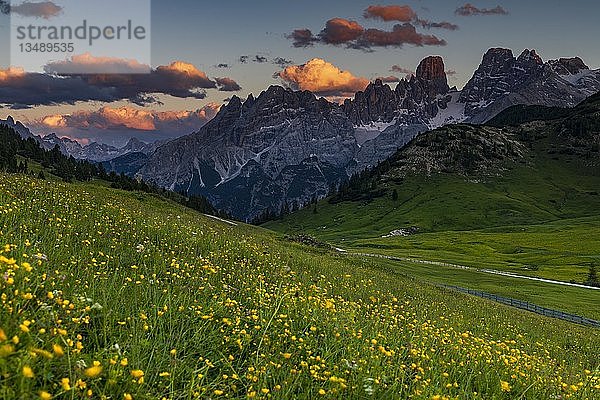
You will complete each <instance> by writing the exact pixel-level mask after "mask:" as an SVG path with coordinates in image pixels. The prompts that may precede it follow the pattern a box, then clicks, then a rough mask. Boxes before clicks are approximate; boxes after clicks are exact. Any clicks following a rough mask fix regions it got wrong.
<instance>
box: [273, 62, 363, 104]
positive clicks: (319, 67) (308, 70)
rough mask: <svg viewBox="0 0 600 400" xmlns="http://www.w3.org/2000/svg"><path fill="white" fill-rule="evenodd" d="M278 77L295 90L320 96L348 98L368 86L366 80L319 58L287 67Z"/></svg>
mask: <svg viewBox="0 0 600 400" xmlns="http://www.w3.org/2000/svg"><path fill="white" fill-rule="evenodd" d="M279 77H280V78H281V79H282V80H283V81H284V82H285V83H286V84H287V85H288V86H290V87H291V88H293V89H295V90H310V91H311V92H313V93H315V94H317V95H320V96H342V97H350V96H353V95H354V94H355V93H356V92H358V91H359V90H364V89H365V88H366V87H367V85H368V84H369V80H368V79H365V78H360V77H355V76H354V75H352V74H351V73H350V72H348V71H342V70H340V69H339V68H338V67H336V66H335V65H333V64H331V63H329V62H327V61H325V60H322V59H320V58H314V59H312V60H310V61H309V62H307V63H306V64H303V65H292V66H289V67H287V68H285V69H284V70H283V71H281V72H280V73H279Z"/></svg>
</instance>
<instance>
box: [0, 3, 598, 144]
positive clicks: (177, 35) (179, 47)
mask: <svg viewBox="0 0 600 400" xmlns="http://www.w3.org/2000/svg"><path fill="white" fill-rule="evenodd" d="M19 1H20V0H19ZM19 1H17V3H18V2H19ZM31 1H37V0H31ZM55 2H56V3H57V4H60V0H55ZM465 3H466V2H465V1H454V0H420V1H419V0H412V1H402V2H396V1H375V2H374V1H362V0H358V1H348V0H302V1H298V2H283V1H274V0H266V1H260V2H258V1H257V2H251V1H241V0H221V1H216V2H212V1H211V2H208V1H198V0H170V1H159V0H154V1H152V64H153V66H154V67H157V66H159V65H169V64H171V63H172V62H173V61H176V60H179V61H185V62H187V63H190V64H193V65H194V66H195V67H196V68H197V69H198V70H200V71H202V72H204V73H206V75H207V76H208V77H209V78H210V79H213V80H214V79H215V78H217V77H228V78H231V79H233V80H235V82H237V83H238V84H239V85H240V86H241V87H242V90H239V91H237V92H235V93H233V92H226V91H219V90H212V89H210V90H207V91H206V93H207V95H206V97H205V98H202V99H200V98H185V97H181V96H180V97H174V96H170V95H165V94H163V95H160V96H159V98H160V100H161V102H162V103H155V104H147V105H143V108H145V109H148V110H159V111H175V110H197V109H201V108H202V107H204V106H205V105H207V104H209V103H217V104H221V103H222V102H223V101H224V100H226V99H227V98H228V97H230V96H231V95H232V94H236V95H238V96H240V97H246V96H247V94H248V93H250V92H252V93H254V94H255V95H256V94H258V93H260V91H262V90H264V89H265V88H266V87H268V86H269V85H271V84H278V83H281V81H280V80H279V79H275V78H273V75H274V74H275V73H277V72H279V71H281V69H282V68H281V67H280V66H277V65H274V64H273V63H272V62H271V61H272V60H273V59H275V58H276V57H282V58H284V59H286V60H290V61H291V62H293V64H294V65H301V64H305V63H306V62H307V61H309V60H311V59H313V58H320V59H323V60H325V61H327V62H328V63H331V64H333V65H334V66H336V67H338V68H339V69H341V70H344V71H349V72H350V73H351V74H352V75H353V76H355V77H360V78H366V79H369V80H372V79H374V78H376V77H379V76H388V75H392V74H395V75H397V76H399V77H403V76H402V74H398V73H392V72H390V69H391V67H392V66H393V65H398V66H401V67H404V68H406V69H410V70H414V69H415V68H416V66H417V64H418V63H419V61H420V60H421V59H422V58H424V57H426V56H428V55H441V56H442V57H443V58H444V60H445V63H446V69H447V70H451V71H456V74H454V75H452V76H450V77H449V80H450V84H451V85H456V86H457V87H459V88H461V87H462V86H463V85H464V84H465V83H466V81H468V79H469V78H470V77H471V75H472V73H473V71H474V70H475V69H476V68H477V66H478V65H479V63H480V61H481V57H482V55H483V53H484V52H485V51H486V50H487V49H488V48H490V47H507V48H511V49H512V50H513V51H514V52H515V53H516V54H517V55H518V54H519V53H520V52H521V51H522V50H523V49H525V48H529V49H531V48H534V49H536V50H537V51H538V53H539V54H540V55H541V56H542V58H544V60H547V59H554V58H558V57H571V56H580V57H581V58H583V60H584V61H585V62H586V63H587V64H588V65H589V66H590V67H592V68H599V67H600V51H598V43H597V38H598V37H600V28H599V27H598V23H597V16H598V15H600V3H598V2H596V1H593V0H577V1H571V2H564V1H556V0H546V1H523V0H521V1H516V0H495V1H489V0H473V1H472V4H473V5H474V6H476V7H478V8H480V9H493V8H495V7H497V6H501V7H502V8H503V9H505V10H506V11H507V12H508V14H507V15H474V16H460V15H457V14H456V13H455V10H456V9H457V8H458V7H460V6H463V5H464V4H465ZM372 5H408V6H410V7H411V8H412V10H414V12H416V14H417V15H418V17H419V18H421V19H427V20H431V21H448V22H450V23H453V24H456V25H458V26H459V29H457V30H446V29H424V28H420V27H417V31H418V32H420V33H422V34H427V35H435V36H436V37H438V38H440V39H443V40H445V41H446V43H447V44H446V45H445V46H422V47H415V46H412V45H409V44H407V45H403V46H402V47H372V48H371V50H372V51H371V52H366V51H362V50H356V49H350V48H347V47H346V46H334V45H328V44H323V43H316V44H315V45H314V46H312V47H306V48H296V47H293V46H292V41H291V40H289V39H288V38H286V35H288V34H290V33H291V32H292V31H293V30H294V29H303V28H307V29H310V30H311V31H312V32H313V34H315V35H316V34H318V33H319V32H320V31H321V30H322V29H323V28H324V27H325V24H326V22H327V21H328V20H330V19H332V18H343V19H346V20H350V21H356V22H357V23H358V24H360V25H361V26H363V27H364V28H377V29H381V30H387V31H389V30H391V29H392V27H393V26H394V24H396V23H398V22H383V21H379V20H374V19H365V18H364V17H363V12H364V11H365V9H367V7H369V6H372ZM7 25H8V18H7V17H6V16H2V17H0V32H1V33H6V34H7V33H8V32H7ZM4 46H5V45H4ZM0 54H2V56H0V64H1V65H3V68H6V67H7V66H8V65H9V63H10V61H9V60H8V57H7V56H6V54H8V52H7V51H2V52H1V53H0ZM242 55H246V56H249V57H250V58H251V59H252V58H254V57H255V56H256V55H258V56H260V57H265V58H266V59H267V60H268V62H264V63H257V62H253V61H248V62H247V63H241V62H240V61H239V58H240V56H242ZM221 63H222V64H228V66H229V67H228V68H217V67H216V65H217V64H221ZM103 106H108V107H138V108H139V107H140V105H133V104H131V103H130V101H128V99H127V98H123V99H120V100H116V101H111V102H109V103H105V102H103V101H99V100H98V99H94V101H78V102H77V103H76V104H74V105H62V104H53V105H37V106H35V107H33V108H32V109H28V110H10V109H7V108H6V107H5V108H4V109H0V116H2V117H4V116H6V115H8V114H12V115H15V116H16V117H17V118H20V119H23V120H26V121H33V122H35V121H38V122H39V120H40V119H41V118H42V117H43V116H45V115H54V114H71V113H74V112H76V111H77V110H88V111H89V110H95V109H98V108H100V107H103ZM96 136H98V135H96Z"/></svg>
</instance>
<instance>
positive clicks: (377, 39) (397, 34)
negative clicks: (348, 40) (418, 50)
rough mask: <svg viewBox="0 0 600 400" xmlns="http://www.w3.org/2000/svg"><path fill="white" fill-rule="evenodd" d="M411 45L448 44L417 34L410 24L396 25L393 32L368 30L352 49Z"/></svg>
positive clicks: (432, 37)
mask: <svg viewBox="0 0 600 400" xmlns="http://www.w3.org/2000/svg"><path fill="white" fill-rule="evenodd" d="M405 44H410V45H413V46H417V47H422V46H445V45H446V44H447V43H446V41H445V40H444V39H440V38H438V37H437V36H435V35H424V34H422V33H419V32H417V29H416V28H415V26H414V25H412V24H410V23H405V24H397V25H394V27H393V29H392V30H391V31H383V30H380V29H367V30H366V31H365V32H364V33H363V35H361V37H360V38H359V39H358V40H357V41H356V42H355V43H353V44H351V47H356V48H361V49H369V48H371V47H388V46H391V47H402V46H403V45H405Z"/></svg>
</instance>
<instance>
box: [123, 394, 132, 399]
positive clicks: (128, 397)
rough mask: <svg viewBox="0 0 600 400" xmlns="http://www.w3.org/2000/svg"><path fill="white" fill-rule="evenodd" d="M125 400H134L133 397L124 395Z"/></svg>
mask: <svg viewBox="0 0 600 400" xmlns="http://www.w3.org/2000/svg"><path fill="white" fill-rule="evenodd" d="M123 400H133V397H132V396H131V395H130V394H129V393H125V394H124V395H123Z"/></svg>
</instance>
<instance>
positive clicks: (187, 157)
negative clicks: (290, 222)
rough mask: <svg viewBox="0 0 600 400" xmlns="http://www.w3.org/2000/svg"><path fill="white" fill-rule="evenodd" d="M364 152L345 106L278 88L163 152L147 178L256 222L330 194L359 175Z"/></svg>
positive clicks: (144, 172)
mask: <svg viewBox="0 0 600 400" xmlns="http://www.w3.org/2000/svg"><path fill="white" fill-rule="evenodd" d="M357 151H358V145H357V143H356V139H355V137H354V127H353V126H352V123H351V122H350V120H349V119H348V118H347V117H346V115H345V114H344V113H343V111H342V109H341V108H340V107H339V106H338V105H336V104H333V103H330V102H328V101H326V100H324V99H317V98H316V96H315V95H314V94H312V93H310V92H307V91H304V92H300V91H298V92H296V91H292V90H289V89H285V88H283V87H280V86H271V87H270V88H269V89H268V90H266V91H264V92H263V93H261V94H260V96H258V97H257V98H254V97H249V98H248V99H246V101H244V102H242V101H241V99H239V98H237V97H234V98H232V100H231V101H230V102H229V104H228V105H227V106H225V107H223V108H221V111H220V112H219V113H218V114H217V116H216V117H215V118H214V119H213V120H211V121H210V122H209V123H208V124H206V125H205V126H204V127H203V128H201V129H200V131H198V132H197V133H194V134H192V135H189V136H185V137H182V138H180V139H176V140H174V141H172V142H170V143H167V144H166V145H164V146H162V147H160V148H159V149H158V150H157V151H156V152H155V153H154V154H153V155H152V156H151V157H150V159H149V160H148V162H147V164H146V165H145V166H144V167H143V168H142V169H141V171H140V174H141V176H143V177H144V178H145V179H148V180H151V181H153V182H155V183H157V184H159V185H160V186H164V187H168V188H171V189H172V190H178V191H180V190H183V191H187V192H189V193H191V194H202V195H204V196H206V197H207V198H208V199H209V200H211V201H212V202H213V203H214V204H215V205H216V206H217V207H218V208H221V209H224V210H226V211H227V212H229V213H231V214H232V215H234V216H236V217H238V218H242V219H252V218H253V217H256V216H258V215H260V214H262V213H263V212H264V211H265V210H266V209H267V208H271V209H275V210H277V211H278V210H279V209H280V208H281V207H283V205H284V204H287V203H291V202H295V203H297V204H304V203H305V202H307V201H309V200H311V199H312V198H313V197H314V196H315V195H324V194H325V193H326V192H327V190H328V189H329V187H331V186H332V185H335V184H338V183H339V182H340V181H341V180H342V179H345V178H346V177H347V175H348V174H349V173H351V172H354V170H352V168H353V167H352V165H353V164H355V161H354V158H355V156H356V153H357ZM309 171H310V172H309ZM307 188H312V189H307Z"/></svg>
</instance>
